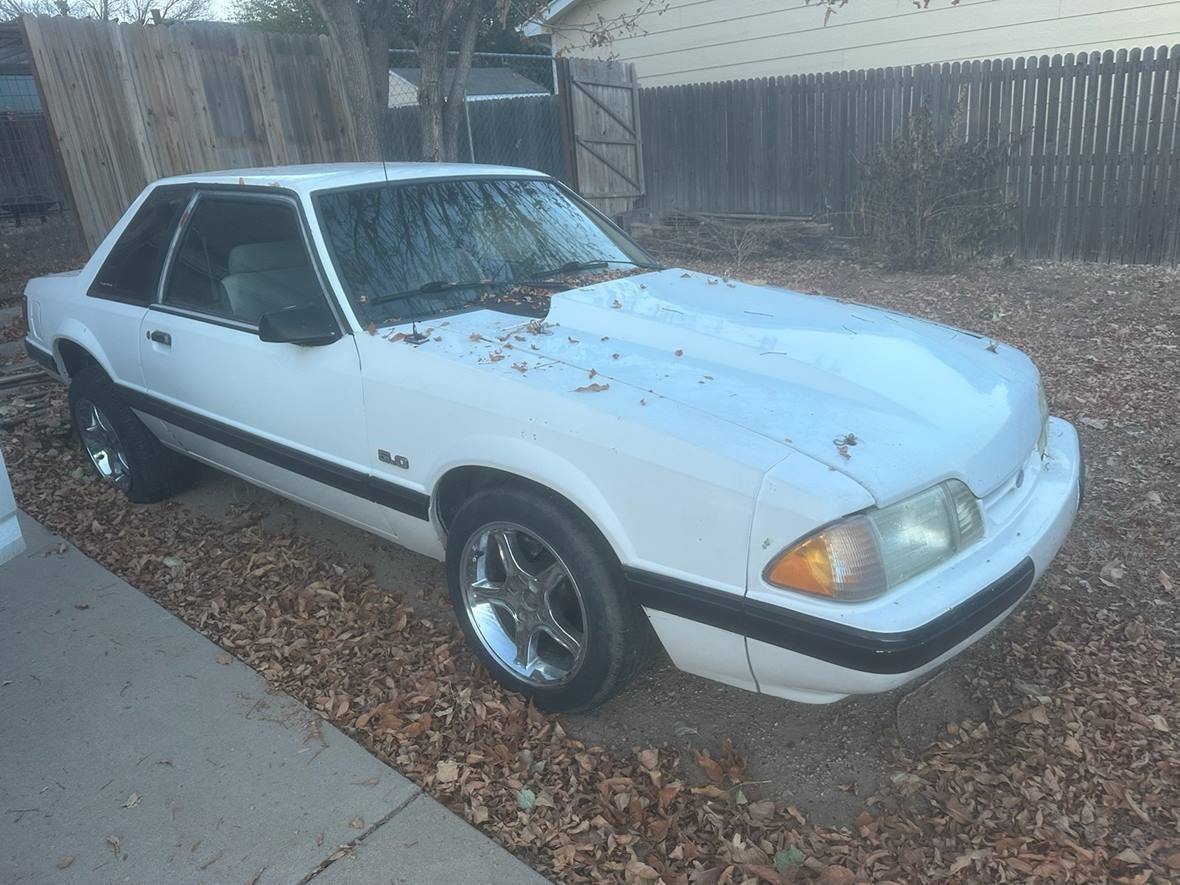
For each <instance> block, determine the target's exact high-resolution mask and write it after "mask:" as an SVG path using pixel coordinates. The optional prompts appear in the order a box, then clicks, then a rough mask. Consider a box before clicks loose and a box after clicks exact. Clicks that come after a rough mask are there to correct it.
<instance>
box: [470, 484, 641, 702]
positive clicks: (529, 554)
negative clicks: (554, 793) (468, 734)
mask: <svg viewBox="0 0 1180 885" xmlns="http://www.w3.org/2000/svg"><path fill="white" fill-rule="evenodd" d="M447 577H448V583H449V586H450V593H451V602H452V604H453V607H454V610H455V613H456V616H457V617H458V619H459V623H460V626H461V627H462V628H463V632H464V634H465V635H466V637H467V641H468V643H469V644H470V645H471V647H472V649H473V650H474V651H475V653H476V654H477V655H478V656H479V657H480V658H481V660H483V662H484V664H485V665H486V666H487V667H488V669H489V670H490V671H491V673H492V675H493V676H495V678H496V679H497V680H498V681H499V682H501V683H502V684H504V685H505V686H507V687H508V688H511V689H513V690H515V691H518V692H520V693H521V694H524V695H527V696H528V697H530V698H532V699H533V700H534V702H535V703H536V704H537V706H539V707H542V708H544V709H548V710H556V711H566V712H572V711H575V710H586V709H590V708H591V707H596V706H598V705H599V704H601V703H603V702H604V701H605V700H607V698H609V697H610V696H611V695H612V694H614V693H615V692H616V691H618V689H619V688H621V687H622V686H623V685H624V684H625V683H626V682H627V680H628V679H629V678H630V677H631V676H632V675H634V673H635V672H636V671H637V670H638V669H639V667H640V666H641V665H642V663H643V662H644V661H645V660H646V659H647V656H648V653H649V652H650V650H651V648H652V646H653V644H654V641H655V640H654V637H653V635H652V632H651V628H650V626H648V624H647V619H646V616H645V615H644V614H643V610H642V609H641V608H640V607H639V606H638V604H636V603H635V602H634V601H633V600H632V599H630V598H629V597H628V595H627V593H626V589H625V581H624V579H623V575H622V571H621V569H620V568H619V565H618V562H617V561H616V560H615V558H614V554H613V552H612V551H611V550H610V548H609V546H608V545H607V544H606V542H605V541H604V540H603V539H602V537H601V536H600V535H599V534H598V532H597V530H596V529H595V528H594V527H593V526H592V525H591V524H590V523H589V522H588V521H587V520H586V519H585V517H583V516H582V515H581V514H579V513H577V512H576V511H573V510H572V508H570V507H569V505H567V504H566V503H565V502H564V501H562V500H561V499H559V498H557V497H555V496H553V495H551V494H546V493H544V492H543V491H541V490H532V489H527V488H515V487H496V488H490V489H485V490H484V491H481V492H478V493H476V494H475V495H474V496H472V498H470V499H469V500H468V501H467V502H466V503H465V504H464V505H463V506H462V508H461V509H460V510H459V513H458V514H457V515H456V516H455V518H454V520H453V521H452V524H451V530H450V533H449V535H448V540H447Z"/></svg>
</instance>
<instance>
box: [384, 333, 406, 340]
mask: <svg viewBox="0 0 1180 885" xmlns="http://www.w3.org/2000/svg"><path fill="white" fill-rule="evenodd" d="M387 340H388V341H405V340H406V333H405V332H395V333H394V334H392V335H390V336H389V338H388V339H387Z"/></svg>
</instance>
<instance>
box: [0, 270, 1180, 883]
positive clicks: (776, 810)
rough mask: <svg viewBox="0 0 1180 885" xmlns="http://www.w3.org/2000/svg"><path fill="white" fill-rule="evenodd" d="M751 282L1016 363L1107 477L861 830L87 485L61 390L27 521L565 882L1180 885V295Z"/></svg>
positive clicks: (375, 591)
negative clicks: (969, 334) (909, 318)
mask: <svg viewBox="0 0 1180 885" xmlns="http://www.w3.org/2000/svg"><path fill="white" fill-rule="evenodd" d="M699 266H700V269H702V270H706V271H709V272H720V271H723V270H724V268H719V267H708V266H704V265H699ZM743 277H745V278H746V279H763V280H767V281H770V282H774V283H779V284H783V285H788V286H790V287H792V288H796V289H800V290H803V291H822V292H825V293H828V294H834V295H838V296H840V297H844V298H849V299H853V300H858V301H864V302H870V303H877V304H883V305H887V306H890V307H895V308H900V309H902V310H907V311H910V312H913V313H917V314H920V315H923V316H927V317H931V318H934V319H940V320H945V321H949V322H953V323H955V324H957V325H961V326H965V327H968V328H973V329H977V330H980V331H983V332H985V333H987V334H990V335H993V336H995V337H997V338H1001V339H1004V340H1007V341H1011V342H1012V343H1014V344H1016V345H1018V346H1020V347H1022V348H1024V349H1025V350H1027V351H1028V352H1029V353H1030V354H1031V355H1032V356H1033V357H1034V359H1036V361H1037V362H1038V364H1039V365H1040V366H1041V368H1042V371H1043V373H1044V375H1045V377H1046V380H1047V385H1048V388H1049V391H1050V398H1051V401H1052V403H1053V407H1054V412H1056V413H1058V414H1062V415H1065V416H1066V417H1068V418H1070V419H1071V420H1073V421H1075V423H1077V424H1078V425H1079V427H1080V430H1081V432H1082V436H1083V441H1084V445H1085V447H1086V451H1087V456H1088V457H1087V460H1088V470H1089V489H1088V499H1087V502H1086V507H1085V510H1084V512H1083V513H1082V515H1081V517H1080V518H1079V521H1078V524H1077V527H1076V528H1075V530H1074V533H1073V535H1072V536H1071V538H1070V539H1069V541H1068V542H1067V545H1066V547H1065V549H1064V550H1063V552H1062V554H1061V555H1060V556H1059V557H1058V560H1057V562H1056V563H1055V565H1054V567H1053V569H1052V570H1051V571H1050V573H1049V574H1048V575H1047V576H1046V577H1045V579H1044V580H1043V581H1042V583H1041V585H1040V586H1039V588H1038V591H1037V592H1036V593H1035V594H1034V595H1033V597H1032V598H1031V599H1030V601H1029V603H1028V604H1026V606H1025V607H1023V608H1022V609H1021V611H1020V612H1019V614H1018V616H1017V617H1016V618H1014V619H1013V620H1012V623H1011V626H1009V628H1007V629H1006V630H1005V631H1004V633H1003V634H1002V644H1003V647H1002V654H999V655H992V656H983V657H981V658H980V660H979V665H978V668H977V669H975V670H973V671H972V673H971V675H970V680H971V683H972V688H973V690H974V691H975V692H976V693H977V695H978V696H979V697H981V698H985V699H987V703H986V705H985V709H987V713H986V716H984V717H983V718H982V719H981V720H980V721H952V722H949V723H947V724H946V727H945V730H944V734H945V736H944V737H943V738H942V739H941V740H939V741H938V742H936V743H934V744H932V745H930V746H927V747H924V748H922V749H920V750H911V749H906V748H905V746H904V745H902V744H898V745H897V746H896V747H895V748H894V750H893V751H892V753H893V755H892V758H891V759H890V769H891V771H893V772H894V774H893V775H892V777H890V778H886V781H885V786H884V787H882V788H881V789H880V790H878V791H877V792H876V793H875V794H874V795H872V796H869V797H867V798H866V799H865V801H864V807H863V810H861V811H860V812H859V814H858V816H856V817H855V819H854V820H853V821H850V822H849V825H848V826H847V827H831V826H819V825H815V824H814V823H812V822H811V821H809V820H808V819H807V818H806V817H805V816H804V815H803V814H802V813H801V812H800V811H799V810H798V809H797V808H795V807H794V806H792V805H789V804H785V803H783V802H777V801H774V800H770V799H761V798H759V795H760V794H759V792H758V786H757V785H755V784H749V783H746V776H745V771H746V767H747V763H746V760H745V759H743V758H742V756H741V755H740V753H738V752H737V751H735V750H734V748H733V747H732V746H731V745H730V744H729V743H727V742H725V741H722V742H720V743H719V744H718V745H717V746H715V747H712V748H710V749H709V750H708V751H707V754H706V755H701V756H700V757H698V758H694V759H693V760H691V761H692V762H693V765H691V766H686V765H684V764H683V763H685V762H686V761H688V760H684V759H682V758H680V751H677V750H676V749H673V748H671V747H669V746H661V747H636V748H634V749H633V750H630V751H620V750H617V749H604V748H600V747H595V746H587V745H584V744H582V743H580V742H579V741H577V740H575V739H574V738H573V737H572V736H571V735H570V734H569V733H567V730H566V727H563V724H562V719H561V718H560V717H556V716H549V715H545V714H541V713H538V712H537V711H535V710H532V709H530V708H528V707H526V706H525V705H523V704H522V703H521V702H520V700H519V699H518V698H517V697H515V696H513V695H511V694H507V693H505V692H504V691H502V690H501V689H499V688H498V687H497V686H496V685H495V684H494V683H492V682H490V680H489V679H488V678H487V676H486V675H485V674H484V673H483V671H482V670H481V669H480V668H479V666H478V665H477V664H476V663H475V662H474V660H473V659H472V658H471V656H470V655H468V654H467V652H466V650H465V649H464V646H463V643H462V641H461V638H460V636H459V634H458V631H457V630H456V629H455V628H454V627H453V626H452V624H451V623H450V621H449V620H447V619H445V618H440V617H437V616H430V617H427V616H425V615H423V614H416V613H415V611H414V609H413V608H412V606H411V602H412V601H413V598H414V594H415V591H416V589H417V588H415V587H412V586H403V587H388V586H380V585H378V583H377V582H375V581H374V580H373V579H372V578H371V577H369V576H368V575H367V574H366V573H364V572H362V571H359V570H355V569H350V568H348V567H341V566H340V565H339V564H338V562H339V557H337V556H336V555H335V554H334V551H333V550H332V549H331V548H330V547H329V546H326V545H320V544H316V543H314V542H312V541H309V540H307V539H306V538H302V537H299V536H296V535H294V534H286V533H283V532H274V531H270V530H264V529H263V527H262V526H261V525H260V524H259V523H260V518H259V514H258V513H257V512H256V511H255V510H253V509H251V508H249V507H243V508H240V509H239V510H238V511H237V512H235V513H233V514H232V515H231V516H230V517H229V518H227V519H220V520H210V519H205V518H202V517H201V516H199V515H197V514H195V513H194V512H193V511H192V510H190V509H187V508H184V507H181V506H178V505H175V504H165V505H160V506H155V507H138V506H135V505H131V504H128V503H127V502H126V501H125V500H124V499H123V498H122V497H121V496H119V495H118V494H117V493H115V492H114V491H112V490H110V489H108V488H105V487H103V486H102V485H100V484H99V483H97V482H95V481H92V480H90V478H89V474H88V472H87V471H86V469H85V468H84V464H83V461H82V458H81V457H80V455H79V454H78V452H77V448H76V443H75V442H74V441H73V440H72V438H71V437H70V435H69V432H68V428H67V426H66V421H65V413H64V408H63V404H62V397H61V392H60V391H59V390H58V389H57V388H54V387H50V386H37V387H29V386H24V387H20V388H17V389H16V390H14V391H8V392H6V393H4V394H0V405H2V411H0V426H4V427H6V428H7V429H5V430H4V431H2V432H0V443H2V444H3V447H4V452H5V457H6V458H7V459H8V465H9V470H10V472H11V474H12V478H13V483H14V486H15V489H16V494H17V498H18V501H19V503H20V504H21V506H22V507H23V508H24V509H25V510H27V511H28V512H29V513H30V514H32V515H33V516H34V517H35V518H37V519H38V520H40V521H41V522H43V523H44V524H45V525H47V526H48V527H49V528H50V529H52V530H54V531H56V532H59V533H60V534H62V535H64V536H66V537H67V538H69V539H70V540H71V541H72V542H74V543H75V544H77V545H78V546H79V547H80V548H81V549H82V550H84V551H85V552H87V553H88V554H90V555H91V556H93V557H95V558H96V559H98V560H99V561H101V562H102V563H103V564H104V565H106V566H107V567H108V568H110V569H111V570H112V571H114V572H116V573H117V574H119V575H121V576H122V577H124V578H125V579H127V580H128V581H129V582H130V583H132V584H133V585H135V586H137V587H139V588H141V589H142V590H143V591H144V592H146V593H148V594H150V595H151V596H152V597H153V598H155V599H157V600H158V601H159V602H160V603H161V604H162V605H164V606H166V607H167V608H169V609H171V610H172V611H174V612H176V613H177V614H178V615H179V616H180V617H182V618H183V619H184V620H185V621H186V622H188V623H189V624H191V625H192V626H193V627H195V628H196V629H198V630H201V631H202V632H204V633H205V634H207V635H208V636H210V637H211V638H212V639H214V640H215V641H216V642H218V643H219V644H221V645H222V646H223V647H224V648H225V649H227V650H228V651H231V652H232V653H233V654H235V655H237V656H238V657H240V658H241V659H242V660H244V661H246V662H248V663H249V664H250V665H251V666H253V667H255V668H256V669H257V670H259V672H261V673H262V674H263V675H265V676H266V678H267V679H268V680H270V681H271V682H272V683H273V684H274V685H276V686H277V687H279V688H281V689H284V690H286V691H289V692H290V693H292V694H294V695H295V696H297V697H299V698H301V699H302V700H304V701H305V702H306V703H307V704H308V705H309V706H311V707H312V708H314V709H316V710H319V711H321V712H322V714H323V715H324V716H325V718H327V719H330V720H331V721H332V722H334V723H335V724H337V725H338V726H340V727H341V728H343V729H344V730H345V731H346V732H348V733H350V734H352V735H354V736H355V737H356V738H357V739H358V740H359V741H361V742H362V743H363V744H364V745H365V746H367V747H368V748H370V749H371V750H372V751H373V752H374V753H376V754H378V755H379V756H380V757H381V758H383V759H385V760H387V761H388V762H389V763H390V764H391V765H393V766H394V767H396V768H398V769H399V770H401V771H403V772H405V773H406V774H407V775H408V776H410V777H411V778H413V779H414V780H415V781H417V782H418V783H420V784H422V785H423V787H425V788H426V789H427V790H429V791H430V792H431V793H432V794H434V795H435V796H437V797H438V798H439V799H440V800H442V801H443V802H445V803H446V804H447V805H449V806H450V807H451V808H453V809H454V810H455V811H457V812H458V813H460V814H462V815H464V816H465V817H466V818H467V819H469V820H471V821H472V822H474V823H475V824H477V825H478V826H480V827H481V828H482V829H483V830H485V831H486V832H487V833H489V834H490V835H491V836H493V837H494V838H496V839H497V840H498V841H500V842H501V843H502V844H504V845H505V846H506V847H508V848H509V849H510V850H512V851H513V852H515V853H516V854H518V855H519V856H520V857H522V858H524V859H525V860H526V861H528V862H529V863H531V864H532V865H534V866H535V867H536V868H537V869H539V870H541V871H542V872H545V873H546V874H548V875H550V876H552V877H553V878H555V879H558V880H562V881H593V880H624V879H625V880H630V881H656V880H659V879H662V880H663V881H665V882H668V883H672V882H703V883H714V882H720V883H724V882H746V881H767V882H777V881H780V880H782V881H793V880H796V879H799V880H810V879H819V880H821V881H824V882H828V883H841V882H852V881H896V882H919V881H946V880H950V881H972V882H974V881H1012V880H1019V881H1027V880H1030V879H1034V878H1040V879H1043V880H1049V881H1053V880H1062V881H1097V880H1111V879H1113V880H1121V881H1127V882H1147V881H1172V880H1176V879H1180V743H1178V738H1180V628H1178V623H1180V620H1178V618H1177V613H1178V611H1180V587H1178V584H1180V554H1178V553H1177V549H1178V542H1180V445H1178V443H1180V434H1178V431H1177V429H1176V421H1177V417H1178V416H1180V401H1178V397H1180V350H1178V349H1180V300H1177V293H1178V292H1180V273H1177V272H1176V271H1174V270H1168V269H1158V268H1155V269H1152V268H1109V267H1101V266H1085V265H1044V266H1033V265H1017V266H1016V267H1014V268H1001V267H987V268H980V269H976V270H972V271H970V272H967V273H964V274H958V275H951V276H917V275H904V274H882V273H880V272H878V271H875V270H872V269H869V268H861V267H858V266H856V265H854V264H849V263H843V262H833V261H809V262H764V263H761V264H758V265H752V266H747V267H745V268H744V269H743ZM724 293H725V289H724V287H718V297H724ZM768 703H780V702H777V701H768ZM723 714H724V711H719V715H723ZM698 772H703V776H694V775H696V774H697V773H698Z"/></svg>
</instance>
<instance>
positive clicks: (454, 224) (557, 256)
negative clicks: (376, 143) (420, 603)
mask: <svg viewBox="0 0 1180 885" xmlns="http://www.w3.org/2000/svg"><path fill="white" fill-rule="evenodd" d="M316 208H317V211H318V214H319V220H320V225H321V227H322V229H323V232H324V238H325V239H326V240H327V242H328V247H329V252H330V253H331V256H332V260H333V262H334V263H335V266H336V272H337V273H338V274H339V276H340V280H341V282H342V283H343V284H344V288H345V293H346V295H347V296H348V298H349V300H350V301H351V302H352V306H353V309H354V310H355V311H356V313H357V316H358V317H359V318H360V320H361V322H362V323H364V324H366V325H367V324H369V323H375V324H377V325H382V324H385V323H389V322H394V321H398V320H407V319H426V318H429V317H434V316H438V315H440V314H443V313H451V312H454V311H457V310H464V309H468V308H471V307H473V306H477V305H486V306H488V307H493V308H498V309H511V306H510V303H511V302H512V301H513V299H512V298H510V297H508V296H507V295H506V292H511V291H512V290H513V289H517V288H523V287H522V286H521V284H523V283H526V282H530V281H532V282H534V283H544V284H546V285H544V286H542V288H541V289H536V288H533V287H529V288H528V293H527V297H526V298H525V300H526V301H529V299H532V300H531V301H529V303H528V304H526V307H530V309H531V311H533V312H535V310H536V303H537V300H538V294H539V293H540V292H542V291H544V290H548V289H561V288H569V285H568V284H567V285H562V284H561V283H560V282H559V281H558V282H557V283H556V284H555V282H554V280H555V278H556V277H560V276H563V275H564V276H566V277H567V278H568V277H569V276H570V275H572V274H576V273H579V272H583V271H587V272H588V271H591V270H595V271H600V272H601V271H604V270H608V272H609V273H610V274H611V275H616V274H618V273H620V272H628V271H632V270H633V269H634V268H635V267H636V266H640V267H647V266H651V259H650V258H649V257H648V256H647V255H646V254H645V253H644V252H643V250H642V249H640V248H639V247H638V246H637V245H635V244H634V243H633V242H631V241H630V240H629V239H628V238H627V237H626V236H625V235H624V234H623V233H622V232H620V231H618V230H617V229H615V228H613V227H611V226H610V225H608V224H606V223H605V222H602V221H601V220H599V219H598V218H597V217H595V216H594V215H593V214H591V213H589V212H587V211H585V210H583V209H582V208H581V206H579V205H578V203H576V202H575V201H574V200H573V199H571V198H570V197H569V196H568V195H567V194H566V193H565V192H564V191H563V190H562V189H561V188H560V187H559V186H558V185H557V184H555V183H554V182H552V181H546V180H541V179H528V178H472V179H465V180H458V181H455V180H446V181H418V182H411V183H380V184H374V185H371V186H367V187H362V188H351V189H348V190H341V191H329V192H326V193H322V194H319V195H317V197H316ZM579 265H580V266H579ZM592 266H593V267H592ZM576 284H578V283H575V285H576ZM543 301H544V303H545V304H546V305H547V297H546V298H544V299H543ZM542 312H543V310H542Z"/></svg>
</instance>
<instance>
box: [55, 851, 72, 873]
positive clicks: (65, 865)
mask: <svg viewBox="0 0 1180 885" xmlns="http://www.w3.org/2000/svg"><path fill="white" fill-rule="evenodd" d="M73 862H74V855H72V854H67V855H66V856H65V857H63V858H62V859H61V860H59V861H58V862H57V863H56V864H54V866H56V867H57V868H58V869H59V870H65V869H69V866H70V864H72V863H73Z"/></svg>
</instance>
